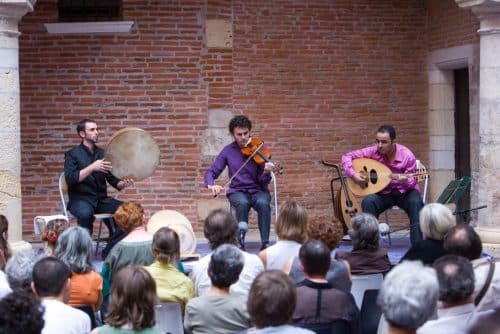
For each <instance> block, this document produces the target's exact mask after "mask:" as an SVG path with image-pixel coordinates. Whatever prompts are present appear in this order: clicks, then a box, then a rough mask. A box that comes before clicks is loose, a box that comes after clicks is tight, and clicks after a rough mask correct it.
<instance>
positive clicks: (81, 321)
mask: <svg viewBox="0 0 500 334" xmlns="http://www.w3.org/2000/svg"><path fill="white" fill-rule="evenodd" d="M42 305H43V306H44V307H45V312H44V313H43V320H45V325H44V327H43V330H42V334H88V333H90V318H89V316H88V315H87V314H85V312H83V311H80V310H78V309H76V308H74V307H71V306H69V305H66V304H64V303H63V302H60V301H58V300H55V299H49V298H43V299H42Z"/></svg>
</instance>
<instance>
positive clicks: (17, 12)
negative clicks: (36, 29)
mask: <svg viewBox="0 0 500 334" xmlns="http://www.w3.org/2000/svg"><path fill="white" fill-rule="evenodd" d="M35 3H36V0H0V34H2V35H6V36H8V37H17V36H19V30H18V24H19V21H20V20H21V18H22V17H23V16H24V15H26V13H28V12H32V11H33V8H34V6H35Z"/></svg>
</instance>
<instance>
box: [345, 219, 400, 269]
mask: <svg viewBox="0 0 500 334" xmlns="http://www.w3.org/2000/svg"><path fill="white" fill-rule="evenodd" d="M378 225H379V224H378V220H377V218H375V217H374V216H373V215H371V214H369V213H360V214H357V215H356V216H354V217H353V218H352V219H351V226H352V228H351V229H350V230H349V236H350V237H351V240H352V251H351V252H345V251H337V255H336V258H337V259H342V260H346V261H347V262H349V265H350V267H351V274H353V275H368V274H377V273H385V272H388V271H389V270H390V269H391V262H390V261H389V256H388V255H387V249H386V248H382V247H380V246H379V240H380V235H379V229H378Z"/></svg>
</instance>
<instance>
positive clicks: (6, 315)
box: [0, 290, 44, 334]
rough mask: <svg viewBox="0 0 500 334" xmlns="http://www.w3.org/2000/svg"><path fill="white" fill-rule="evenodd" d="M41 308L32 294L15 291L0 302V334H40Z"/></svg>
mask: <svg viewBox="0 0 500 334" xmlns="http://www.w3.org/2000/svg"><path fill="white" fill-rule="evenodd" d="M43 325H44V321H43V307H42V305H41V304H40V301H39V300H38V299H37V298H35V296H34V295H33V294H32V293H29V292H27V291H21V290H18V291H15V292H12V293H10V294H8V295H7V296H6V297H5V298H3V299H2V300H0V333H3V334H9V333H21V334H40V333H41V332H42V329H43Z"/></svg>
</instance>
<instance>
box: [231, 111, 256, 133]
mask: <svg viewBox="0 0 500 334" xmlns="http://www.w3.org/2000/svg"><path fill="white" fill-rule="evenodd" d="M235 128H245V129H248V130H252V122H251V121H250V120H249V119H248V117H246V116H243V115H238V116H234V117H233V118H232V119H231V121H229V132H230V133H231V134H233V132H234V129H235Z"/></svg>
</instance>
